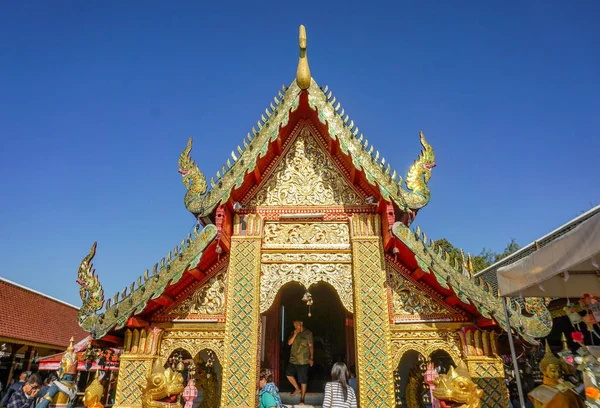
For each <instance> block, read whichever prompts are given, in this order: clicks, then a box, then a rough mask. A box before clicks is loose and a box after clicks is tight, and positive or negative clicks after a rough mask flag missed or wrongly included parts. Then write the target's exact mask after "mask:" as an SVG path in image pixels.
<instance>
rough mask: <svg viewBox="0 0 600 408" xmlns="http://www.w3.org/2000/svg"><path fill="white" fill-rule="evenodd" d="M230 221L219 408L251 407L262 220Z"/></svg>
mask: <svg viewBox="0 0 600 408" xmlns="http://www.w3.org/2000/svg"><path fill="white" fill-rule="evenodd" d="M244 221H245V222H244V223H241V222H240V219H239V217H238V216H237V215H236V216H235V219H234V236H233V237H232V238H231V254H230V258H229V259H230V261H229V270H228V272H227V273H228V277H227V312H226V315H227V319H226V324H225V361H224V363H223V386H222V391H221V406H222V407H224V408H234V407H235V408H240V407H254V406H255V405H256V404H255V400H256V395H257V393H256V391H257V388H256V386H257V383H256V380H257V379H256V374H257V370H256V368H257V367H256V365H257V352H258V325H259V321H260V319H259V304H260V250H261V236H262V220H261V218H260V216H258V215H248V216H246V217H245V219H244Z"/></svg>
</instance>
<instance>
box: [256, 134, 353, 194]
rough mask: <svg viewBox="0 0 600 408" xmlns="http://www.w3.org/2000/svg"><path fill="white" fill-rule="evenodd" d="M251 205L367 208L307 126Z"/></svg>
mask: <svg viewBox="0 0 600 408" xmlns="http://www.w3.org/2000/svg"><path fill="white" fill-rule="evenodd" d="M248 205H249V206H315V205H364V200H363V199H362V198H361V197H360V196H359V195H358V193H357V192H356V191H355V190H354V188H353V187H352V186H350V185H349V184H348V182H347V181H346V179H345V178H344V176H343V175H342V174H341V173H340V171H339V170H338V168H337V166H336V165H335V164H334V162H333V160H332V159H331V158H330V157H329V155H328V154H327V153H326V152H325V151H324V150H323V149H322V148H321V147H320V146H319V144H318V143H317V141H316V140H315V139H314V137H313V136H312V134H311V133H310V131H309V129H308V128H307V127H305V128H304V129H302V130H301V132H300V136H299V137H298V139H296V141H295V142H294V144H293V145H292V146H291V148H290V150H289V151H288V153H287V154H286V155H285V157H284V159H283V160H281V161H280V162H279V164H278V165H277V167H276V168H275V171H274V173H273V175H272V176H271V177H270V178H269V179H268V181H267V182H266V183H265V184H264V185H263V186H262V187H261V189H260V190H259V191H258V193H257V194H256V196H254V198H252V199H251V200H250V202H249V203H248Z"/></svg>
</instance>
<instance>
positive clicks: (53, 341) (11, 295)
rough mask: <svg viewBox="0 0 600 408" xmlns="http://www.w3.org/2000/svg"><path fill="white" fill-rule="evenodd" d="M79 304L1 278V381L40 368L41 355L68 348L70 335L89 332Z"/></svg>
mask: <svg viewBox="0 0 600 408" xmlns="http://www.w3.org/2000/svg"><path fill="white" fill-rule="evenodd" d="M78 310H79V309H78V308H77V307H76V306H73V305H70V304H68V303H66V302H63V301H60V300H58V299H54V298H52V297H50V296H47V295H44V294H43V293H40V292H37V291H35V290H33V289H29V288H27V287H25V286H22V285H19V284H17V283H14V282H11V281H9V280H7V279H4V278H0V381H1V382H2V383H3V384H7V382H8V381H10V378H12V376H13V375H15V374H16V373H18V372H21V371H36V370H37V364H36V360H37V357H42V356H47V355H51V354H55V353H57V352H62V351H64V350H65V349H66V348H67V346H68V345H69V339H70V338H71V337H75V339H77V340H79V339H82V338H84V337H86V336H87V333H86V332H84V331H83V330H82V329H81V328H80V327H79V325H78V323H77V312H78Z"/></svg>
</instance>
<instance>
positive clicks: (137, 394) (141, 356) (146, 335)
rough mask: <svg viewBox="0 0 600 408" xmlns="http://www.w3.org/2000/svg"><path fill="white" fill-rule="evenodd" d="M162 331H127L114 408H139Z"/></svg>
mask: <svg viewBox="0 0 600 408" xmlns="http://www.w3.org/2000/svg"><path fill="white" fill-rule="evenodd" d="M161 335H162V330H160V329H158V328H151V329H140V330H138V329H134V330H130V329H127V331H126V332H125V345H124V348H123V354H121V358H120V360H121V362H120V367H119V376H118V378H117V391H116V394H115V403H114V405H113V406H114V407H117V408H141V406H142V389H141V388H140V386H142V387H143V386H144V385H145V384H146V377H147V376H148V374H150V373H151V371H152V366H153V364H154V363H155V362H156V360H157V358H158V356H157V350H158V344H159V342H160V337H161Z"/></svg>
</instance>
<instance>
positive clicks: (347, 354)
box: [261, 282, 356, 393]
mask: <svg viewBox="0 0 600 408" xmlns="http://www.w3.org/2000/svg"><path fill="white" fill-rule="evenodd" d="M306 292H307V290H306V289H305V288H304V286H302V285H300V284H299V283H296V282H290V283H288V284H286V285H284V286H282V287H281V289H280V290H279V293H278V294H277V297H276V298H275V301H274V302H273V305H272V306H271V307H270V308H269V310H267V312H266V313H264V314H263V316H262V325H263V336H262V337H263V339H262V344H263V348H262V349H261V360H262V366H263V367H268V368H272V369H273V370H274V377H275V383H276V384H277V386H278V387H279V389H280V391H281V392H284V393H285V392H290V391H293V389H294V388H293V387H292V385H291V384H290V383H289V381H288V380H287V378H286V376H285V369H286V367H287V365H288V362H289V358H290V350H291V347H290V346H289V345H288V344H287V341H288V339H289V337H290V335H291V333H292V332H293V331H294V326H293V322H294V320H302V321H303V322H304V327H305V328H306V329H308V330H310V331H311V332H312V333H313V347H314V364H313V366H312V367H311V368H310V369H309V373H308V384H307V393H322V392H323V390H324V388H325V383H326V382H327V381H330V380H331V376H330V373H331V367H332V366H333V364H334V363H336V362H338V361H342V362H344V363H346V365H347V366H348V368H350V367H351V366H354V364H355V353H356V351H355V344H356V342H355V338H354V318H353V315H352V314H351V313H349V312H348V311H346V309H345V308H344V306H343V305H342V303H341V301H340V298H339V296H338V294H337V292H336V290H335V289H334V288H333V287H332V286H331V285H329V284H328V283H325V282H319V283H316V284H313V285H311V286H310V288H309V290H308V292H309V293H310V296H311V297H312V302H313V304H312V305H311V306H310V310H309V306H308V305H307V302H306V296H305V295H306ZM309 313H310V315H309Z"/></svg>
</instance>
